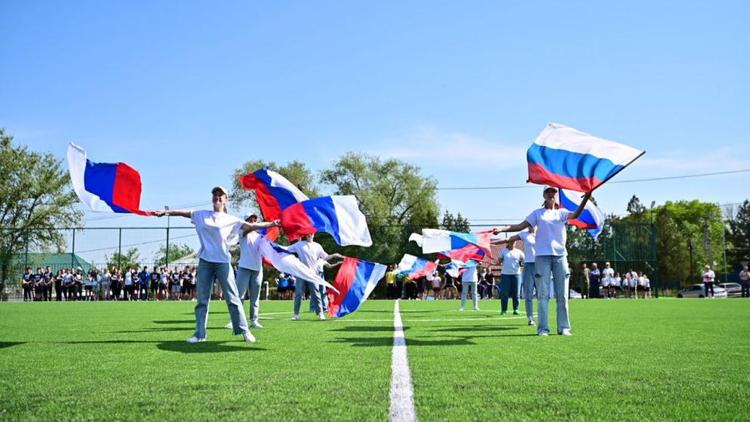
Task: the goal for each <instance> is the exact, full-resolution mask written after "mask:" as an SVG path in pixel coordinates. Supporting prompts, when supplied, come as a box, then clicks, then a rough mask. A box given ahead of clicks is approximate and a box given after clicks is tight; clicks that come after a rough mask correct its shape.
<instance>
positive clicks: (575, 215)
mask: <svg viewBox="0 0 750 422" xmlns="http://www.w3.org/2000/svg"><path fill="white" fill-rule="evenodd" d="M589 198H591V192H586V194H585V195H583V200H582V201H581V204H580V205H579V206H578V209H577V210H576V211H575V212H574V213H573V214H569V215H568V220H575V219H576V218H578V216H580V215H581V213H582V212H583V209H584V208H586V203H587V202H589Z"/></svg>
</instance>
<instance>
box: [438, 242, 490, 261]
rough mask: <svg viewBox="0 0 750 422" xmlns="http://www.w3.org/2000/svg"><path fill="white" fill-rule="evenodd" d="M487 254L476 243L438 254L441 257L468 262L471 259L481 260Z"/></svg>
mask: <svg viewBox="0 0 750 422" xmlns="http://www.w3.org/2000/svg"><path fill="white" fill-rule="evenodd" d="M485 255H486V254H485V253H484V250H482V249H481V248H479V246H476V245H466V246H464V247H463V248H460V249H454V250H452V251H445V252H440V253H438V256H439V257H441V258H448V259H451V260H454V259H455V260H457V261H461V262H467V261H469V260H475V261H481V260H482V259H484V257H485Z"/></svg>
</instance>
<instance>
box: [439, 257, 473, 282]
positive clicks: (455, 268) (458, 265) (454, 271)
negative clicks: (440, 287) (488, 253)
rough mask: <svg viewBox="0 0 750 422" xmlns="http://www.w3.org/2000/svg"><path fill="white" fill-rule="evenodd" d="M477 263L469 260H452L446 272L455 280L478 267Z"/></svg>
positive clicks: (446, 267)
mask: <svg viewBox="0 0 750 422" xmlns="http://www.w3.org/2000/svg"><path fill="white" fill-rule="evenodd" d="M476 266H477V261H474V260H469V261H466V262H463V261H459V260H452V261H451V262H449V263H448V264H447V265H446V266H445V272H446V273H448V275H450V276H451V277H453V278H458V277H459V276H460V275H461V273H463V272H464V271H466V269H467V268H470V267H476Z"/></svg>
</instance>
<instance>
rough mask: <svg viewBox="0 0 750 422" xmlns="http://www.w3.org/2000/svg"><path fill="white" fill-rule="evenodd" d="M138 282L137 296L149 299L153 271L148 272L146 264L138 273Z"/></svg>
mask: <svg viewBox="0 0 750 422" xmlns="http://www.w3.org/2000/svg"><path fill="white" fill-rule="evenodd" d="M137 278H138V284H137V285H136V298H138V299H141V300H147V299H148V283H149V281H151V273H150V272H148V267H147V266H144V267H143V269H142V270H141V271H140V272H139V273H138V276H137Z"/></svg>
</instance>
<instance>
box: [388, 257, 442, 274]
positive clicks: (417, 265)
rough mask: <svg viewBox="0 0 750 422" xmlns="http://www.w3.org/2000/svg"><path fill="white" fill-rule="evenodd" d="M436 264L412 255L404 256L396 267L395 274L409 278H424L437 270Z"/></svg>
mask: <svg viewBox="0 0 750 422" xmlns="http://www.w3.org/2000/svg"><path fill="white" fill-rule="evenodd" d="M437 265H438V264H437V262H434V261H429V260H426V259H424V258H419V257H416V256H414V255H409V254H404V256H403V258H401V262H399V264H398V267H396V272H397V273H399V274H403V275H407V276H409V277H411V278H418V277H425V276H427V275H429V274H432V273H433V272H435V270H436V269H437Z"/></svg>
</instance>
